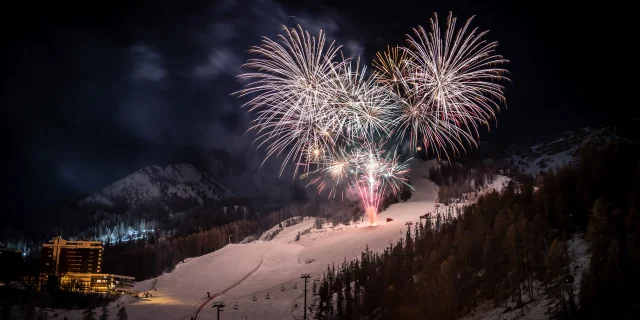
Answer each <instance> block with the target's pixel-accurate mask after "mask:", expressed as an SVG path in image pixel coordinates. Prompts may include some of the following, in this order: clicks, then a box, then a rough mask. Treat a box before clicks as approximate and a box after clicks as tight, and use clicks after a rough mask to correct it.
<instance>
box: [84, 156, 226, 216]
mask: <svg viewBox="0 0 640 320" xmlns="http://www.w3.org/2000/svg"><path fill="white" fill-rule="evenodd" d="M232 195H233V192H232V191H231V190H229V189H228V188H227V187H225V186H224V185H222V184H221V183H220V182H218V181H217V180H215V179H214V178H212V177H210V176H209V175H207V174H205V173H202V172H201V171H199V170H198V169H196V168H195V167H194V166H193V165H191V164H187V163H181V164H169V165H165V166H160V165H151V166H147V167H144V168H142V169H139V170H138V171H136V172H134V173H132V174H130V175H128V176H126V177H124V178H122V179H120V180H118V181H115V182H114V183H112V184H110V185H108V186H107V187H105V188H103V189H102V190H100V191H98V192H95V193H93V194H91V195H89V196H88V197H86V198H84V199H83V200H82V201H81V204H83V205H89V206H92V205H97V206H104V207H114V206H116V205H122V204H125V205H126V206H127V208H129V209H136V208H139V207H144V206H155V205H165V206H166V204H167V203H168V202H172V201H173V202H175V201H176V200H177V201H180V200H186V201H190V202H195V203H198V204H202V203H204V202H205V201H207V200H220V199H223V198H226V197H228V196H232Z"/></svg>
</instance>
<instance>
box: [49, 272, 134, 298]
mask: <svg viewBox="0 0 640 320" xmlns="http://www.w3.org/2000/svg"><path fill="white" fill-rule="evenodd" d="M134 281H135V278H134V277H127V276H121V275H117V274H106V273H66V274H64V275H62V276H61V277H60V287H61V288H63V289H64V290H66V291H72V292H76V291H80V292H96V293H107V292H118V293H135V290H133V284H134Z"/></svg>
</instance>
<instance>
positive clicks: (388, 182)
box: [311, 141, 409, 226]
mask: <svg viewBox="0 0 640 320" xmlns="http://www.w3.org/2000/svg"><path fill="white" fill-rule="evenodd" d="M385 144H386V141H381V142H369V141H363V142H361V143H356V144H353V145H351V146H350V148H349V149H340V151H339V152H338V153H337V154H336V155H335V156H333V157H331V158H329V159H328V160H327V164H326V166H325V167H324V168H323V169H322V170H321V172H319V174H318V175H317V176H318V177H317V178H316V179H315V180H314V181H312V182H311V183H312V184H316V185H317V186H318V189H319V191H322V189H324V188H325V187H327V184H328V183H331V184H332V187H331V191H330V192H331V193H333V194H335V192H339V190H345V189H346V190H354V191H355V192H356V193H357V194H358V196H359V197H360V199H361V200H362V202H363V205H364V209H365V213H366V214H367V217H368V220H369V223H370V224H371V225H372V226H375V225H376V219H377V214H378V208H379V207H380V201H381V200H382V198H383V197H384V196H385V194H387V192H391V193H393V194H397V193H398V192H400V191H401V189H402V188H403V186H409V185H408V182H407V179H406V175H407V174H408V173H409V169H408V163H407V162H406V161H405V162H402V161H400V155H399V154H397V153H396V152H395V151H389V150H385V149H384V145H385ZM326 176H329V177H330V179H329V180H328V181H327V179H325V177H326Z"/></svg>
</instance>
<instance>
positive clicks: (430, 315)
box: [315, 142, 640, 320]
mask: <svg viewBox="0 0 640 320" xmlns="http://www.w3.org/2000/svg"><path fill="white" fill-rule="evenodd" d="M639 155H640V154H639V152H638V147H637V146H636V145H634V144H630V143H623V142H615V143H611V144H609V145H608V146H606V147H603V148H598V147H597V146H595V145H593V144H588V145H586V146H585V147H584V148H583V149H582V151H581V154H580V156H579V161H578V163H577V165H576V166H573V167H564V168H561V169H559V170H557V171H556V172H554V171H553V170H551V171H550V172H548V173H547V174H546V176H545V179H544V181H543V182H542V183H541V185H540V186H539V187H535V188H534V186H533V185H532V183H531V181H532V179H527V180H528V181H524V182H520V183H514V182H511V183H509V185H508V186H507V187H506V188H505V190H504V191H503V192H502V193H497V192H493V193H489V194H487V195H485V196H483V197H481V198H480V199H479V200H478V201H477V203H475V204H472V205H469V206H467V207H465V208H464V209H462V210H460V212H458V214H459V215H457V216H455V215H438V216H437V217H436V218H435V219H434V220H424V221H421V223H420V224H419V225H418V226H415V227H414V228H413V229H408V230H407V232H406V236H405V238H404V239H403V240H401V241H400V242H398V243H396V244H390V245H389V247H388V248H387V249H386V250H385V251H384V252H381V253H374V252H371V251H369V250H368V249H367V250H366V251H365V252H363V253H362V256H361V258H360V259H356V260H353V261H344V262H343V263H342V264H341V265H339V266H337V267H336V266H335V265H334V266H329V267H328V268H327V271H326V272H325V277H324V279H323V281H322V282H321V283H320V284H319V285H318V286H317V294H318V295H319V299H318V300H317V302H318V304H317V305H316V306H315V308H316V316H317V317H318V318H319V319H340V320H343V319H455V318H458V317H460V316H463V315H467V314H470V313H472V312H474V311H473V310H474V309H475V308H476V307H478V306H479V305H480V304H486V303H489V304H492V305H493V306H494V307H496V308H501V309H503V310H505V311H514V310H515V311H518V310H520V311H522V312H524V311H523V310H524V309H525V307H526V306H527V305H528V304H529V303H531V302H532V301H535V300H543V302H544V306H545V308H546V313H547V314H548V315H549V316H550V317H551V318H555V319H619V318H623V319H625V318H626V319H638V318H640V302H639V301H640V293H639V292H638V287H639V286H640V274H639V273H638V270H639V267H640V215H639V213H638V209H637V208H638V205H639V204H640V203H639V200H640V166H639V159H640V156H639ZM441 183H443V185H444V184H445V182H442V181H441ZM571 237H585V238H586V241H587V243H588V245H589V250H588V252H589V253H590V255H591V259H590V263H589V265H588V267H586V268H585V271H584V273H583V274H581V280H580V281H579V283H578V282H577V281H575V282H574V281H573V279H575V278H576V275H574V274H573V272H574V271H573V269H571V268H570V265H571V263H572V259H573V258H574V257H572V256H571V255H569V254H568V248H567V247H568V245H567V242H568V240H569V239H570V238H571ZM576 286H579V287H580V288H581V290H580V293H579V295H575V294H574V288H575V287H576ZM534 289H535V290H534ZM537 292H541V294H536V293H537Z"/></svg>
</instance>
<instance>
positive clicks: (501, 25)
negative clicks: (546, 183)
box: [2, 0, 626, 210]
mask: <svg viewBox="0 0 640 320" xmlns="http://www.w3.org/2000/svg"><path fill="white" fill-rule="evenodd" d="M414 2H415V3H414ZM134 3H136V4H134ZM168 3H170V4H168ZM186 3H196V1H120V2H118V1H115V2H113V1H108V2H107V1H97V2H93V1H92V2H90V3H89V2H85V4H76V3H75V2H74V4H73V6H72V5H65V4H62V5H58V4H56V6H55V7H37V6H36V5H35V4H22V8H20V9H15V10H10V11H9V10H6V11H5V12H4V13H3V16H4V19H3V20H4V23H5V24H7V25H6V26H5V28H4V29H5V30H4V31H5V32H7V37H5V38H4V43H5V46H3V47H4V50H3V52H2V55H3V59H2V61H3V62H4V63H6V66H5V68H4V70H3V73H4V75H5V77H3V78H4V79H3V81H4V83H3V89H4V91H5V94H3V97H5V98H7V99H8V100H7V103H6V104H5V107H4V108H3V110H4V112H5V116H4V122H5V126H4V127H5V130H7V133H6V134H5V137H7V138H8V139H7V138H6V139H7V140H8V142H9V147H8V148H5V150H7V152H6V153H5V159H7V161H8V163H7V164H6V165H5V168H4V169H5V172H6V175H5V179H3V181H4V183H5V185H4V187H5V188H4V190H5V194H4V195H5V196H6V197H8V200H7V201H5V202H4V204H5V205H8V206H9V210H20V208H24V207H36V206H42V205H47V204H51V203H55V202H60V201H61V200H62V199H64V197H66V196H69V195H74V194H81V193H89V192H92V191H95V190H97V189H99V188H101V187H103V186H105V185H107V184H109V183H111V182H113V181H114V180H116V179H119V178H121V177H123V176H125V175H127V174H129V173H131V172H133V171H135V170H137V169H139V168H140V167H142V166H145V165H148V164H153V163H161V162H167V161H173V160H175V159H179V158H180V154H181V153H182V152H183V150H185V149H193V148H196V149H204V150H208V149H223V150H228V151H229V152H231V153H238V152H240V153H242V152H245V154H246V151H243V150H246V149H247V148H251V147H249V143H250V142H251V141H250V139H247V138H246V137H245V138H243V139H240V137H241V135H242V133H244V131H245V130H246V129H247V127H248V122H249V120H250V116H249V115H247V114H246V113H245V110H242V109H240V108H239V105H240V104H241V102H242V100H239V99H237V98H236V97H232V96H230V94H231V93H232V92H234V91H236V90H238V89H239V88H240V85H239V84H238V81H237V80H236V79H235V76H236V75H237V74H238V73H239V72H240V65H241V64H242V63H243V62H244V61H245V60H246V59H247V57H248V55H247V54H246V50H247V49H248V47H249V46H251V45H254V44H258V43H259V41H260V36H263V35H264V36H269V37H274V36H275V35H276V34H277V33H278V32H279V31H280V26H281V25H282V24H287V25H290V26H292V25H293V24H295V23H299V24H301V25H302V26H303V27H304V28H306V29H309V30H310V31H312V32H313V33H317V30H318V29H319V28H322V29H323V30H324V31H326V32H327V33H328V37H329V38H331V39H334V40H336V41H337V42H338V43H339V44H342V45H343V46H344V51H345V52H346V53H347V54H350V55H357V54H361V55H362V57H363V58H364V59H365V60H367V61H370V60H371V58H372V57H373V55H374V54H375V52H376V51H377V50H382V49H384V48H385V47H386V45H396V44H401V43H402V42H403V41H404V35H405V34H406V33H409V32H410V30H411V29H410V28H411V27H414V26H416V25H418V24H421V25H423V26H426V25H427V24H428V23H429V18H430V17H431V16H432V14H433V12H438V13H439V15H440V16H441V19H442V20H444V18H445V17H446V15H447V13H448V11H453V12H454V14H456V15H457V16H458V17H459V18H460V19H461V20H466V18H468V17H469V16H471V15H476V18H475V20H474V22H473V26H477V27H479V28H480V29H489V30H490V33H489V35H488V39H489V40H497V41H499V42H500V46H499V48H498V52H499V53H500V54H502V55H504V56H505V57H506V58H507V59H509V60H510V61H511V63H510V64H509V65H508V66H507V68H508V69H509V70H510V72H511V74H510V78H511V79H512V82H511V83H509V84H507V90H506V98H507V106H508V107H507V109H506V110H503V112H501V113H500V114H499V116H498V127H497V128H495V126H494V128H492V130H491V133H489V134H485V135H483V136H482V139H483V140H487V141H490V142H494V143H498V144H512V143H521V144H526V143H532V142H536V141H539V140H540V139H544V138H546V137H549V136H551V135H555V134H558V133H559V132H562V131H565V130H570V129H575V128H579V127H583V126H585V125H597V124H599V123H602V122H604V121H610V120H615V119H614V118H620V117H625V116H626V114H624V113H623V111H622V110H623V109H622V108H623V107H621V106H619V105H606V103H607V101H606V100H604V99H601V98H600V97H599V96H598V92H599V91H600V90H599V88H601V87H602V84H603V83H604V81H605V79H604V78H603V77H599V76H597V75H598V74H602V73H604V71H605V68H606V64H604V63H599V62H597V61H601V60H602V57H604V56H606V47H605V46H598V45H594V38H597V37H598V35H596V34H595V32H596V31H595V30H597V29H598V28H600V27H602V25H605V26H606V23H605V22H604V20H602V19H600V18H597V17H598V16H603V15H605V16H606V14H605V12H603V9H602V8H601V7H599V8H588V7H586V3H582V4H580V5H578V6H571V5H567V6H566V7H560V5H561V4H560V1H556V2H552V3H551V4H547V3H542V2H533V3H529V4H525V3H520V2H519V1H504V3H497V2H488V3H482V4H480V3H477V2H476V1H469V2H455V3H454V2H450V1H439V2H436V1H401V0H394V1H347V0H342V1H324V2H322V3H323V5H320V4H319V3H321V2H319V1H318V2H315V1H300V0H298V1H283V2H278V1H275V0H256V1H253V0H252V1H237V2H235V1H231V0H227V1H200V2H199V3H198V4H194V5H189V6H187V5H186ZM240 3H242V4H240ZM418 3H419V4H418ZM604 105H606V107H603V106H604ZM252 154H253V157H255V158H256V159H255V161H253V160H252V161H253V162H252V163H257V162H258V160H260V159H261V158H262V155H261V154H260V153H259V152H255V153H252ZM258 174H260V173H258Z"/></svg>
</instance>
